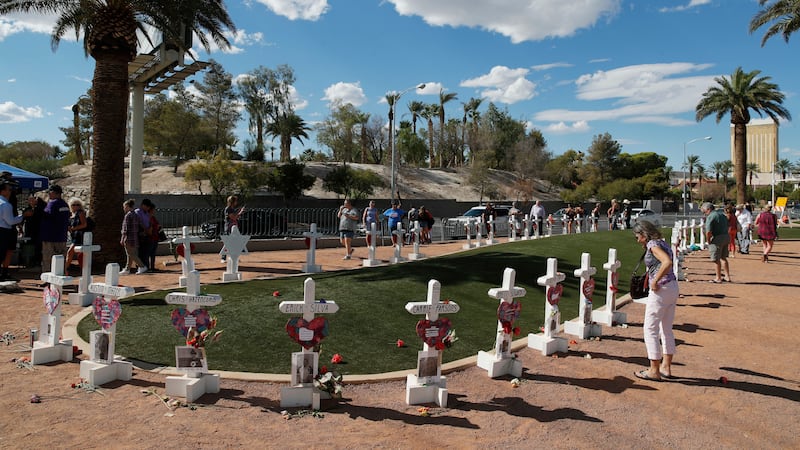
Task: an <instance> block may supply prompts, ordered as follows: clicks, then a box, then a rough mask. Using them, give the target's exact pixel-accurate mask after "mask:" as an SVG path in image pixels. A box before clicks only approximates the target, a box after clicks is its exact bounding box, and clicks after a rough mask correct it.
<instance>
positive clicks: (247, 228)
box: [200, 209, 288, 239]
mask: <svg viewBox="0 0 800 450" xmlns="http://www.w3.org/2000/svg"><path fill="white" fill-rule="evenodd" d="M238 226H239V232H240V233H242V234H247V235H250V236H251V237H254V238H264V237H281V236H285V235H286V231H287V229H288V223H287V221H286V217H284V216H283V215H281V214H279V213H277V212H274V211H269V210H263V209H249V210H245V212H244V213H243V214H242V215H241V216H240V217H239V225H238ZM224 230H225V218H224V217H220V218H219V219H213V220H209V221H206V222H203V223H201V224H200V232H201V233H202V235H203V237H205V238H206V239H216V238H218V237H219V235H220V234H221V233H222V232H223V231H224Z"/></svg>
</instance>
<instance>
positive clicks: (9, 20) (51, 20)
mask: <svg viewBox="0 0 800 450" xmlns="http://www.w3.org/2000/svg"><path fill="white" fill-rule="evenodd" d="M56 17H57V16H55V15H51V14H7V15H5V16H3V17H1V18H0V42H3V40H4V39H5V38H7V37H9V36H11V35H13V34H17V33H23V32H26V31H29V32H33V33H41V34H51V33H52V32H53V25H54V24H55V23H56ZM74 35H75V34H74V33H67V34H65V35H64V39H65V40H72V39H74V38H73V36H74Z"/></svg>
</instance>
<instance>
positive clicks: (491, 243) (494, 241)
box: [486, 238, 500, 245]
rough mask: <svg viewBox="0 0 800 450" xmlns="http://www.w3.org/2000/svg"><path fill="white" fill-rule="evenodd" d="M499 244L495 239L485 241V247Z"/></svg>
mask: <svg viewBox="0 0 800 450" xmlns="http://www.w3.org/2000/svg"><path fill="white" fill-rule="evenodd" d="M499 242H500V241H498V240H497V239H494V238H492V239H487V240H486V245H494V244H497V243H499Z"/></svg>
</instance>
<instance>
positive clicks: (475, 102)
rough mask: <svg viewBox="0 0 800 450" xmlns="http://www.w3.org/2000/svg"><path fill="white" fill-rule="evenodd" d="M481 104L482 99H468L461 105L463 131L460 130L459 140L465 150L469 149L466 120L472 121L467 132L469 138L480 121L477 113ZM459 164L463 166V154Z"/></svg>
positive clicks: (479, 114) (475, 130)
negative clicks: (460, 136) (462, 109)
mask: <svg viewBox="0 0 800 450" xmlns="http://www.w3.org/2000/svg"><path fill="white" fill-rule="evenodd" d="M481 103H483V99H482V98H475V97H470V99H469V101H467V102H466V103H464V102H462V103H461V105H462V107H463V108H464V117H463V118H462V119H461V121H462V124H463V126H464V129H463V130H462V133H463V134H462V138H461V140H462V141H463V142H462V146H463V147H464V148H467V147H470V148H471V146H470V145H468V141H467V138H466V135H467V128H468V127H467V120H468V119H471V120H472V127H471V129H470V130H469V134H470V136H471V135H472V134H473V133H475V132H477V129H478V119H480V116H481V113H480V112H479V111H478V108H480V106H481ZM470 140H471V139H470ZM470 151H471V150H470ZM469 158H470V160H471V159H472V156H471V155H470V157H469ZM460 163H461V165H464V154H463V153H462V154H461V161H460Z"/></svg>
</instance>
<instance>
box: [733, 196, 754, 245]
mask: <svg viewBox="0 0 800 450" xmlns="http://www.w3.org/2000/svg"><path fill="white" fill-rule="evenodd" d="M736 220H737V221H738V222H739V231H738V232H737V234H736V238H737V239H738V240H739V253H742V254H744V255H747V254H749V253H750V232H751V230H752V229H753V214H751V213H750V210H749V209H748V207H747V205H738V206H736Z"/></svg>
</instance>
